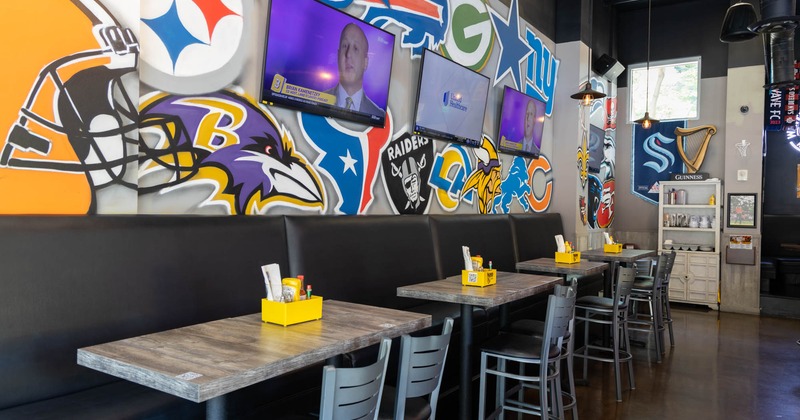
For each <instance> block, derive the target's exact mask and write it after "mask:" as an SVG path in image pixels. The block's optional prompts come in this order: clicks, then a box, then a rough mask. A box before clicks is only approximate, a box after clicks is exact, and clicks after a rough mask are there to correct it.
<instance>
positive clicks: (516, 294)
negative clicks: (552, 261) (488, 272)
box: [397, 271, 562, 308]
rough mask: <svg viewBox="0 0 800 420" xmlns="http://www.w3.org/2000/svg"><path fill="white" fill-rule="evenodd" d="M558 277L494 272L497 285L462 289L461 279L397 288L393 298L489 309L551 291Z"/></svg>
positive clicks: (447, 279) (448, 279)
mask: <svg viewBox="0 0 800 420" xmlns="http://www.w3.org/2000/svg"><path fill="white" fill-rule="evenodd" d="M561 281H562V280H561V278H559V277H553V276H540V275H536V274H522V273H508V272H503V271H498V272H497V283H496V284H493V285H491V286H486V287H476V286H464V285H462V284H461V276H460V275H458V276H452V277H448V278H446V279H444V280H435V281H430V282H427V283H418V284H412V285H409V286H402V287H398V288H397V296H400V297H410V298H417V299H426V300H434V301H440V302H451V303H461V304H468V305H475V306H483V307H487V308H488V307H492V306H499V305H502V304H504V303H508V302H513V301H515V300H518V299H522V298H525V297H528V296H533V295H536V294H539V293H543V292H546V291H548V290H551V289H553V287H554V286H555V285H556V284H559V283H561Z"/></svg>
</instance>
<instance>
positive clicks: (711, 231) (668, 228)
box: [661, 226, 717, 233]
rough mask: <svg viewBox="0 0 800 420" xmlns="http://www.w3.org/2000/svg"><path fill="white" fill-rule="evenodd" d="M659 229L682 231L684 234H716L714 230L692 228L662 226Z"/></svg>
mask: <svg viewBox="0 0 800 420" xmlns="http://www.w3.org/2000/svg"><path fill="white" fill-rule="evenodd" d="M661 229H663V230H677V231H684V232H709V233H713V232H716V231H717V229H716V228H692V227H667V226H664V227H662V228H661Z"/></svg>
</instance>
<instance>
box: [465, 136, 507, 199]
mask: <svg viewBox="0 0 800 420" xmlns="http://www.w3.org/2000/svg"><path fill="white" fill-rule="evenodd" d="M474 152H475V157H477V158H478V163H477V165H476V167H475V169H474V170H473V172H472V173H471V174H470V175H469V177H468V178H467V182H466V183H465V184H464V188H463V190H462V191H461V195H462V196H463V195H464V194H465V193H468V192H469V191H471V190H475V191H476V193H477V194H478V213H480V214H489V213H491V212H492V209H493V207H492V206H493V204H494V199H495V197H497V196H498V195H499V194H500V159H499V158H498V156H497V149H495V147H494V144H493V143H492V140H491V139H490V138H489V137H487V136H486V135H484V136H483V141H482V142H481V147H479V148H475V149H474Z"/></svg>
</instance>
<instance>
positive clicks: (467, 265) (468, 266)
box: [461, 246, 472, 270]
mask: <svg viewBox="0 0 800 420" xmlns="http://www.w3.org/2000/svg"><path fill="white" fill-rule="evenodd" d="M461 253H462V254H463V256H464V270H472V256H471V255H470V253H469V247H468V246H462V247H461Z"/></svg>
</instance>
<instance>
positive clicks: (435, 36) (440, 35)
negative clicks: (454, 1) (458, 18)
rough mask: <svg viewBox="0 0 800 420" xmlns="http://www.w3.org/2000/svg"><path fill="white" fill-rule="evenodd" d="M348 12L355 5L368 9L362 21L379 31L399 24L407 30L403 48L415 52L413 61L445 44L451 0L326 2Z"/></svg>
mask: <svg viewBox="0 0 800 420" xmlns="http://www.w3.org/2000/svg"><path fill="white" fill-rule="evenodd" d="M322 2H323V3H326V4H328V5H330V6H333V7H336V8H339V9H344V8H346V7H348V6H350V5H351V4H353V3H355V4H357V5H361V6H364V7H366V9H365V10H364V13H363V14H362V15H361V20H363V21H365V22H369V23H370V24H372V25H375V26H377V27H379V28H384V29H385V28H386V27H387V26H389V25H390V24H395V25H397V26H400V27H401V28H403V35H402V36H401V37H400V45H401V46H402V47H403V48H408V49H411V57H412V58H414V57H420V56H421V55H422V51H423V50H424V49H425V48H429V49H432V50H438V49H439V46H440V45H441V44H443V43H444V41H445V36H446V35H447V31H448V26H449V24H450V4H449V2H448V1H447V0H322Z"/></svg>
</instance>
